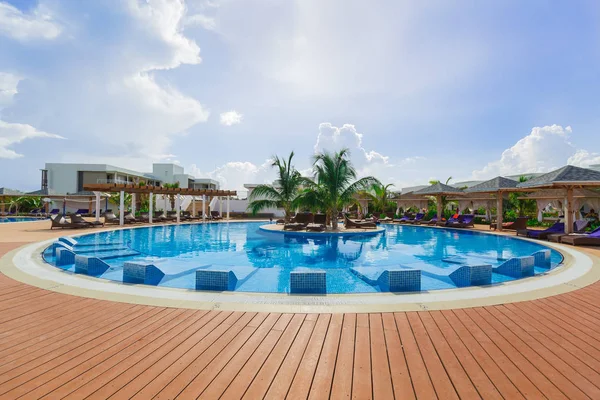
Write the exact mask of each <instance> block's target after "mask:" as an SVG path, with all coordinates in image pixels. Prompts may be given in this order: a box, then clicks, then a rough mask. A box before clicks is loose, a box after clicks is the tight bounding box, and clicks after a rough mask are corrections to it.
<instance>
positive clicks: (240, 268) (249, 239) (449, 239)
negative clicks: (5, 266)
mask: <svg viewBox="0 0 600 400" xmlns="http://www.w3.org/2000/svg"><path fill="white" fill-rule="evenodd" d="M262 224H264V222H263V223H231V224H227V223H219V224H188V225H162V226H161V225H158V226H152V227H144V228H137V229H125V230H119V231H109V232H98V233H94V234H88V235H84V236H79V237H77V238H76V240H77V242H78V244H77V245H76V246H75V253H77V254H84V255H88V256H96V257H99V258H101V259H103V260H104V261H105V262H106V263H108V264H109V265H110V269H108V270H107V271H106V272H104V273H103V274H102V275H100V276H99V277H100V278H104V279H110V280H114V281H118V282H122V281H123V264H124V263H125V262H126V261H149V262H151V263H153V264H154V265H155V266H156V267H158V268H159V269H160V270H161V271H162V272H164V273H165V276H164V278H162V280H161V281H160V282H159V283H158V285H159V286H168V287H176V288H185V289H195V272H196V270H197V269H199V268H208V269H225V270H227V269H231V270H233V271H234V272H235V273H236V275H237V276H238V282H237V286H236V287H235V290H236V291H242V292H279V293H286V292H289V275H290V274H289V273H290V271H292V270H293V269H294V268H296V267H308V268H318V269H323V270H325V271H326V281H327V292H328V293H361V292H362V293H368V292H378V291H380V290H381V289H380V288H379V286H378V285H377V284H376V283H375V284H374V283H373V281H371V280H369V279H366V278H365V276H362V278H361V277H359V276H358V275H357V274H355V273H353V272H352V271H351V270H350V269H351V268H356V267H359V268H360V269H361V271H375V270H381V269H385V268H395V267H398V266H399V265H402V266H403V267H407V268H414V269H420V270H422V271H423V273H422V281H421V290H435V289H449V288H455V287H456V286H455V285H454V283H453V281H452V280H451V279H449V278H448V277H447V276H445V274H447V272H448V271H452V270H453V269H456V268H457V264H455V263H452V262H448V258H449V257H450V258H452V256H461V257H463V258H462V260H463V261H464V262H465V263H467V264H482V263H484V264H491V265H492V266H498V265H500V264H501V263H502V262H504V261H505V260H508V259H510V258H512V257H520V256H528V255H531V254H532V253H534V252H536V251H539V250H543V249H547V248H546V247H545V246H543V245H542V244H538V243H533V242H528V241H523V240H518V239H513V238H510V237H505V236H497V235H487V234H482V233H478V232H473V231H469V230H450V229H448V230H446V229H432V228H427V227H418V226H403V225H382V226H384V227H385V231H384V232H383V233H380V234H378V235H375V236H365V235H361V236H352V237H317V238H315V237H313V236H311V237H302V236H297V235H293V236H292V235H283V234H281V233H270V232H265V231H263V230H261V229H259V226H260V225H262ZM44 257H45V259H46V260H47V261H48V262H50V263H52V262H53V261H54V260H53V257H52V255H51V250H46V251H45V252H44ZM455 258H456V257H455ZM551 260H552V267H555V266H556V265H558V264H559V263H560V262H561V261H562V256H561V255H560V253H558V252H556V251H554V250H552V253H551ZM60 268H62V269H64V270H65V271H69V272H73V271H74V265H65V266H61V267H60ZM367 268H368V269H367ZM547 271H548V269H547V268H540V267H538V266H536V267H535V273H536V274H540V273H545V272H547ZM513 279H514V278H511V277H509V276H504V275H501V274H497V273H494V274H493V276H492V283H500V282H505V281H509V280H513Z"/></svg>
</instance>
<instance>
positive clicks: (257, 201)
mask: <svg viewBox="0 0 600 400" xmlns="http://www.w3.org/2000/svg"><path fill="white" fill-rule="evenodd" d="M293 158H294V152H293V151H292V152H291V153H290V155H289V157H288V159H287V161H286V160H285V159H281V158H279V157H277V156H273V160H272V163H271V166H272V167H276V168H277V175H278V179H277V184H276V185H275V186H271V185H258V186H257V187H256V188H254V190H253V191H252V193H250V196H249V197H248V200H249V201H250V203H249V204H248V210H250V211H251V212H252V214H256V213H258V212H259V211H261V210H264V209H266V208H283V210H284V211H285V221H286V222H287V221H289V220H290V219H291V218H292V216H293V214H294V211H295V210H296V209H297V208H298V207H299V206H300V190H301V188H302V187H303V186H306V185H310V184H312V181H311V180H310V179H308V178H305V177H303V176H302V175H301V174H300V172H298V170H296V168H294V166H293V165H292V159H293Z"/></svg>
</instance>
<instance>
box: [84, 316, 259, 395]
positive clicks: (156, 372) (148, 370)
mask: <svg viewBox="0 0 600 400" xmlns="http://www.w3.org/2000/svg"><path fill="white" fill-rule="evenodd" d="M222 314H225V315H223V316H221V315H217V317H215V318H214V319H212V320H211V321H209V322H208V323H207V324H206V325H204V326H203V327H202V328H200V329H199V330H197V331H196V332H194V333H193V334H191V335H190V336H188V337H187V338H183V340H182V341H178V343H176V346H175V347H170V349H169V350H168V351H161V352H159V353H158V354H152V355H151V356H150V357H147V358H146V359H144V360H143V362H139V363H137V364H136V365H135V366H134V367H132V368H130V369H129V370H128V373H127V374H122V375H121V376H119V377H118V378H117V379H114V380H113V381H112V382H110V385H106V386H104V387H102V388H101V389H100V390H98V391H96V392H94V393H93V394H92V395H91V396H90V398H91V399H94V398H95V399H104V398H107V397H109V396H115V397H117V398H119V397H127V398H130V397H131V396H133V395H134V394H136V393H137V392H139V391H140V390H141V389H142V388H144V387H145V386H146V385H148V384H150V383H151V382H153V381H154V380H157V379H159V378H158V377H159V376H161V375H162V374H163V372H164V371H165V370H166V369H167V368H169V367H171V366H173V365H174V364H175V363H178V362H180V361H181V360H186V362H187V359H188V358H187V357H197V354H198V353H200V354H201V353H202V352H204V351H205V350H206V349H207V348H209V347H210V345H211V344H213V343H214V342H215V341H216V340H217V339H218V338H219V337H220V336H221V335H222V334H223V332H225V331H227V330H228V329H229V328H230V327H236V326H238V325H235V323H236V322H238V320H241V321H243V325H244V326H245V324H247V323H248V322H249V321H250V319H252V318H253V317H254V315H253V314H250V313H246V314H244V313H241V312H234V313H226V312H223V313H222ZM188 355H189V356H188ZM159 360H160V361H159ZM175 365H176V364H175ZM161 379H164V376H163V377H162V378H161Z"/></svg>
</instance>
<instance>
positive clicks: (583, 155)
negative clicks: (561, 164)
mask: <svg viewBox="0 0 600 400" xmlns="http://www.w3.org/2000/svg"><path fill="white" fill-rule="evenodd" d="M567 164H570V165H576V166H578V167H589V166H590V165H594V164H600V153H590V152H589V151H587V150H577V151H576V152H575V154H573V155H572V156H571V157H569V159H568V160H567Z"/></svg>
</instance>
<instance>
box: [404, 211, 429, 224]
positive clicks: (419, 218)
mask: <svg viewBox="0 0 600 400" xmlns="http://www.w3.org/2000/svg"><path fill="white" fill-rule="evenodd" d="M423 218H425V214H424V213H417V215H415V217H414V218H413V219H411V220H409V221H407V223H409V224H417V225H418V224H420V223H421V221H422V220H423Z"/></svg>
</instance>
